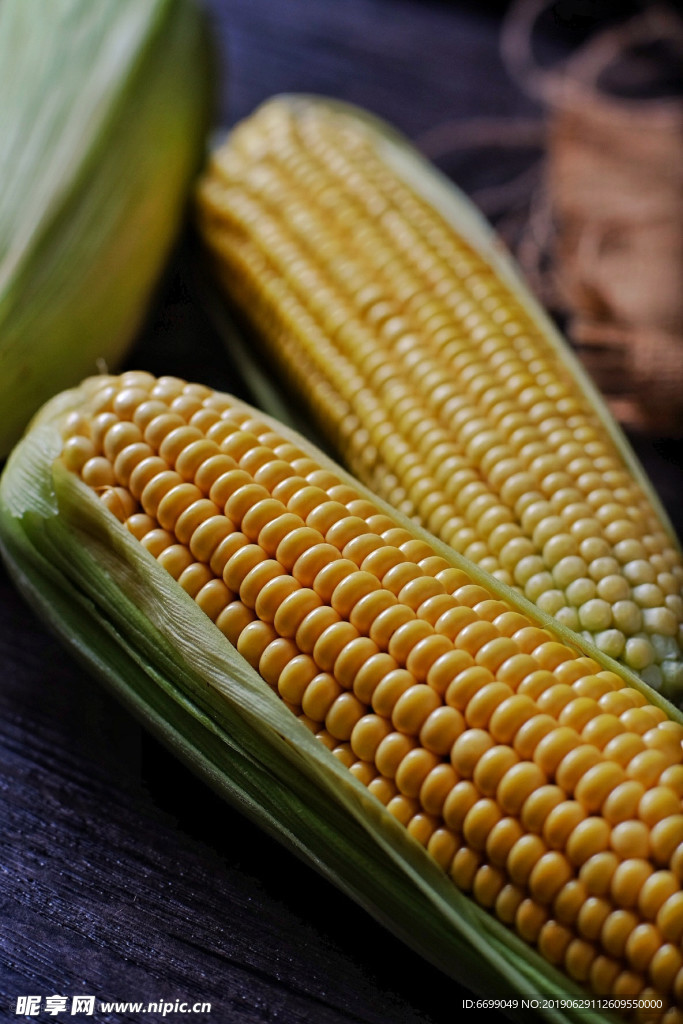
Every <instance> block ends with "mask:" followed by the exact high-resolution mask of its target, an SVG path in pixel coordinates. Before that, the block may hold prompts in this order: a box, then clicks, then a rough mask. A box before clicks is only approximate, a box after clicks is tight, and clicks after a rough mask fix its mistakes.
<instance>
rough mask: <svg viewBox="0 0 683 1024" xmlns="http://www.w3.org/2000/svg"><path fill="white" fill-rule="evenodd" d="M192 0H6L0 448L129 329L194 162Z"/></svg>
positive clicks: (197, 23)
mask: <svg viewBox="0 0 683 1024" xmlns="http://www.w3.org/2000/svg"><path fill="white" fill-rule="evenodd" d="M208 43H209V41H208V34H207V30H206V25H205V21H204V18H203V16H202V14H201V11H200V9H199V7H198V6H197V5H196V3H195V2H194V0H145V2H144V3H140V2H139V0H97V2H96V3H93V2H91V0H55V2H50V3H45V2H44V0H3V2H2V3H1V4H0V74H1V76H2V89H1V90H0V93H1V98H0V123H2V132H0V456H3V455H6V454H7V452H8V451H9V450H10V447H11V445H12V444H13V443H15V442H16V440H17V439H18V437H19V436H20V434H21V431H22V430H23V428H24V427H25V426H26V423H27V422H28V420H29V418H30V417H31V415H32V414H33V413H34V412H35V411H36V410H37V409H38V408H39V407H40V406H41V405H42V404H43V402H44V401H45V400H46V399H47V398H49V397H50V396H51V395H53V394H55V393H57V392H58V391H61V390H62V389H63V388H65V387H68V386H72V385H74V384H76V383H77V382H78V381H80V380H81V379H82V378H83V377H84V376H86V375H87V374H91V373H94V372H96V370H97V368H98V366H99V367H101V366H105V367H109V368H111V367H114V366H115V365H117V364H118V363H119V362H120V360H121V359H122V357H123V355H124V353H125V351H126V349H127V348H128V346H129V345H130V343H131V342H132V341H133V339H134V336H135V332H136V330H137V328H138V326H139V324H140V322H141V319H142V317H143V315H144V314H145V312H146V309H147V306H148V304H149V301H150V293H151V291H152V289H153V287H154V285H155V284H156V282H157V280H158V278H159V275H160V273H161V271H162V269H163V267H164V264H165V262H166V259H167V257H168V254H169V249H170V246H171V244H172V243H173V241H174V239H175V237H176V235H177V232H178V229H179V226H180V223H181V219H182V217H183V214H184V210H185V202H186V198H187V193H188V190H189V188H190V184H191V182H192V180H193V178H194V175H195V173H196V172H197V170H198V169H199V165H200V162H201V158H202V156H203V152H204V146H205V141H204V140H205V138H206V132H207V128H208V124H209V117H210V105H211V103H210V96H211V92H212V88H211V82H210V77H211V74H210V70H209V69H210V65H211V61H210V59H209V52H208Z"/></svg>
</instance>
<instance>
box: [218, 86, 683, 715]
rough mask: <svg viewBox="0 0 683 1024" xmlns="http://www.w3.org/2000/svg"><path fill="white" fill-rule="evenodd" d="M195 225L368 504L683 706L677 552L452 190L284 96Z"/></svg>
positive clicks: (262, 348)
mask: <svg viewBox="0 0 683 1024" xmlns="http://www.w3.org/2000/svg"><path fill="white" fill-rule="evenodd" d="M198 214H199V226H200V230H201V233H202V236H203V238H204V240H205V242H206V243H207V244H208V246H209V248H210V250H211V252H212V255H213V264H214V266H215V269H216V272H217V276H218V280H219V282H220V284H221V285H222V287H223V288H224V290H225V293H226V294H227V295H228V296H229V298H230V299H231V300H232V303H233V305H232V309H233V310H234V311H235V312H236V313H237V315H238V317H239V318H240V321H241V323H242V324H243V325H244V324H245V323H246V325H247V326H248V327H249V328H250V329H252V330H253V332H254V337H255V338H256V341H257V349H258V351H259V352H260V353H261V355H260V359H259V362H258V364H257V363H256V362H252V363H251V367H250V370H251V376H252V379H255V378H258V376H259V374H260V372H261V369H260V368H261V367H263V366H264V365H268V364H270V365H272V366H273V368H274V369H273V372H274V373H275V374H276V375H279V377H280V379H282V380H284V381H285V382H286V383H287V384H288V385H289V387H290V389H291V393H292V394H293V396H294V399H295V403H296V406H297V408H302V409H303V410H304V411H305V412H307V413H308V414H309V416H310V417H311V418H312V420H313V422H314V425H315V428H316V430H317V431H318V432H319V433H320V435H321V436H322V437H323V438H324V439H325V440H326V442H327V443H328V444H330V445H331V446H332V448H333V450H334V452H335V453H336V454H337V456H338V457H339V458H341V459H342V460H343V461H344V462H345V463H346V465H347V467H348V468H349V469H350V470H351V471H352V472H353V473H354V474H355V475H356V476H357V477H358V478H359V479H361V480H363V481H364V482H365V483H366V484H367V485H368V486H370V487H371V488H372V490H373V491H374V492H375V493H377V494H379V495H381V496H382V497H383V498H385V499H386V500H387V501H389V502H390V503H391V504H393V505H395V506H396V507H398V508H399V509H401V510H402V511H403V512H405V513H406V514H407V515H408V516H411V517H413V518H415V519H416V521H418V522H420V523H421V524H422V525H424V526H425V527H426V528H427V529H428V530H430V531H431V532H432V533H433V534H435V535H437V536H439V537H440V538H441V539H442V540H444V541H445V542H446V543H447V544H449V545H450V546H451V547H452V548H453V549H454V550H456V551H458V552H459V553H461V554H464V555H465V556H466V557H467V558H469V559H472V560H473V561H475V562H477V563H478V564H479V565H480V566H482V568H484V569H485V570H486V571H488V572H490V573H492V574H493V575H494V576H496V577H498V578H499V579H501V580H503V581H504V582H505V583H507V584H508V585H510V586H513V587H515V588H517V589H518V590H519V591H520V592H521V593H523V594H524V595H525V596H526V597H527V598H528V599H529V600H531V601H532V602H534V603H535V604H537V605H538V607H539V608H540V609H542V610H543V611H545V612H547V613H548V614H550V615H553V616H555V617H556V619H557V620H558V622H560V623H562V624H563V625H564V626H566V627H568V628H570V629H572V630H573V631H575V632H577V633H581V634H582V635H583V636H584V638H585V639H587V640H589V641H590V642H591V643H593V644H595V645H596V646H597V648H598V649H599V650H601V651H602V652H603V653H605V654H607V655H609V656H610V657H612V658H614V659H616V660H618V661H619V662H621V663H623V664H625V665H627V666H629V667H630V668H631V669H633V670H634V671H636V672H638V673H640V675H641V676H642V678H643V679H645V680H646V681H647V682H648V683H650V684H651V685H653V686H655V687H656V688H657V689H659V690H660V691H661V692H663V693H665V694H666V695H667V696H668V697H669V698H670V699H671V700H673V701H674V702H677V703H681V701H683V654H682V651H683V590H682V587H683V562H682V560H681V553H680V549H679V546H678V542H677V540H676V538H675V537H674V534H673V531H672V529H671V526H670V524H669V522H668V520H667V518H666V515H665V513H664V512H663V510H662V508H661V507H660V504H659V502H658V501H657V499H656V497H655V495H654V494H653V492H652V489H651V487H650V486H649V485H648V483H647V481H646V480H645V478H644V476H643V473H642V470H641V469H640V467H639V466H638V464H637V462H636V460H635V456H634V455H633V453H632V452H631V450H630V449H629V447H628V445H627V443H626V441H625V439H624V438H623V436H622V435H621V433H620V432H619V430H618V428H617V427H616V425H615V424H614V423H613V421H612V420H611V419H610V418H609V415H608V413H607V412H606V410H605V408H604V405H603V403H602V401H601V399H600V397H599V396H598V394H597V392H596V390H595V389H594V388H593V387H592V385H591V384H590V382H589V381H588V380H587V378H586V377H585V374H583V373H582V371H581V369H580V367H579V365H578V363H577V362H576V361H575V360H574V358H573V357H572V355H571V353H570V352H569V351H568V348H567V346H566V345H565V344H564V342H563V340H562V339H561V338H560V337H559V336H558V335H557V333H556V331H555V330H554V328H553V327H552V325H551V324H550V322H549V321H548V319H547V317H545V316H544V314H543V313H542V312H541V310H540V309H539V308H538V307H537V305H536V303H535V302H534V300H533V299H532V297H531V296H530V294H529V293H528V291H527V289H526V288H525V286H524V284H523V283H522V281H521V280H520V277H519V275H518V274H517V272H516V270H515V268H514V266H513V265H512V263H511V261H510V260H509V258H508V257H507V256H506V255H505V253H504V252H503V251H502V248H501V246H500V245H499V244H498V243H497V241H496V240H495V238H494V236H493V235H492V233H491V231H490V229H489V228H488V227H487V226H486V225H485V224H484V223H483V221H482V220H481V218H479V217H478V215H477V214H476V213H475V211H474V209H473V207H472V206H471V205H470V204H469V203H468V201H467V200H466V199H465V197H463V196H462V195H460V194H459V193H458V192H457V190H456V189H454V188H453V187H452V186H451V185H450V183H447V182H445V180H443V179H441V178H440V177H439V176H438V175H437V174H436V172H435V171H434V170H433V169H432V168H430V167H429V166H428V165H427V164H426V162H425V161H423V160H421V158H420V157H419V156H418V154H417V153H415V152H414V151H412V150H411V148H410V146H409V145H408V144H407V143H406V142H405V141H403V140H401V139H400V138H398V137H397V136H396V135H395V134H394V133H392V132H391V131H390V130H389V129H388V128H387V126H386V125H383V124H381V123H380V122H378V121H376V120H374V119H372V118H370V117H369V116H367V115H364V114H363V113H362V112H360V111H358V110H354V109H353V108H350V107H347V106H344V105H342V104H336V103H332V102H326V101H322V100H317V99H315V98H311V97H278V98H276V99H274V100H272V101H270V102H268V103H266V104H265V105H264V106H263V107H262V108H261V109H260V110H259V111H257V112H256V113H255V114H254V115H253V116H252V117H251V118H249V119H247V120H246V121H245V122H243V123H242V124H241V125H239V126H238V127H237V128H236V129H235V130H234V132H233V133H232V134H231V136H230V138H229V139H228V140H227V142H226V143H225V145H224V146H222V147H221V148H219V149H218V150H217V151H216V152H215V154H214V157H213V161H212V163H211V164H210V166H209V168H208V170H207V172H206V174H205V175H204V177H203V180H202V183H201V187H200V190H199V194H198ZM230 340H231V343H235V341H236V339H235V338H234V335H232V336H231V339H230ZM250 351H251V349H243V355H244V354H246V355H247V356H248V353H249V352H250ZM263 353H266V356H267V358H266V359H264V358H263ZM259 394H260V400H262V399H263V397H264V396H265V397H266V398H267V393H265V392H263V391H261V392H259Z"/></svg>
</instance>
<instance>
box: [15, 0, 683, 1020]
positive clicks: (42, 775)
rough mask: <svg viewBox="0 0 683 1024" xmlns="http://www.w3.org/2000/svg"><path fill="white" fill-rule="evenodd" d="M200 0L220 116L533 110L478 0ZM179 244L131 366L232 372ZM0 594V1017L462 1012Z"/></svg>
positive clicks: (673, 494)
mask: <svg viewBox="0 0 683 1024" xmlns="http://www.w3.org/2000/svg"><path fill="white" fill-rule="evenodd" d="M208 6H209V10H210V12H211V17H212V22H213V25H214V31H215V35H216V39H217V45H218V52H219V54H220V59H221V64H222V67H223V68H224V71H223V77H222V84H221V96H222V100H221V105H220V121H221V123H222V124H223V125H227V124H229V123H231V122H233V121H234V120H236V119H238V118H239V117H242V116H244V115H246V114H247V113H248V112H249V111H250V110H251V109H253V107H254V106H255V105H256V104H257V103H258V102H260V101H261V100H263V99H265V98H266V97H267V96H269V95H271V94H272V93H275V92H279V91H312V92H320V93H326V94H330V95H335V96H339V97H342V98H344V99H347V100H351V101H353V102H356V103H360V104H362V105H363V106H366V107H368V108H369V109H371V110H373V111H375V112H376V113H378V114H380V115H382V116H384V117H387V118H388V119H390V120H391V121H393V123H395V124H396V125H397V126H398V127H399V128H401V129H402V130H403V131H405V132H406V133H408V134H409V135H410V136H411V137H413V138H415V137H419V136H420V135H421V133H423V132H424V131H426V130H427V129H429V128H431V127H433V126H435V125H438V124H439V123H441V122H443V121H445V120H447V119H449V118H453V117H463V118H465V117H471V116H480V115H492V114H495V115H496V116H505V117H511V116H515V115H520V114H522V115H526V114H528V113H529V112H530V110H531V108H530V105H529V103H528V101H527V100H525V99H524V98H523V97H521V96H520V95H519V94H518V93H517V92H516V90H515V89H514V88H513V87H512V86H511V85H510V83H509V82H508V81H507V79H506V76H505V73H504V70H503V68H502V65H501V64H500V61H499V59H498V54H497V48H496V41H497V30H498V17H499V13H500V12H499V8H498V6H497V5H495V4H489V5H486V4H484V5H475V4H472V5H468V4H465V3H463V4H448V3H436V2H434V3H420V2H410V0H344V2H343V3H341V2H338V3H328V2H326V0H282V2H277V0H210V3H209V5H208ZM481 170H482V172H483V170H484V168H483V167H482V168H481ZM469 174H471V176H472V177H471V179H470V180H468V181H464V182H463V184H465V185H467V186H469V185H470V184H475V185H476V182H477V169H476V166H475V167H474V170H473V169H472V168H470V169H469ZM191 260H192V254H191V249H190V248H189V247H188V246H184V245H183V246H181V247H180V249H179V251H178V253H177V256H176V259H175V261H174V264H173V267H172V268H171V270H170V271H169V274H168V276H167V279H166V281H165V284H164V287H163V289H162V290H161V294H160V298H159V302H158V303H157V306H156V308H155V310H154V312H153V314H152V316H151V317H150V321H149V324H148V326H147V328H146V330H145V332H144V333H143V335H142V336H141V338H140V340H139V343H138V344H137V345H136V348H135V350H134V352H133V353H132V354H131V356H130V360H129V365H131V366H137V367H142V368H146V369H150V370H152V371H153V372H157V373H175V374H179V375H181V376H185V377H188V378H191V379H196V380H203V381H207V382H209V383H211V384H212V385H214V386H216V387H219V388H225V389H231V388H232V387H234V383H235V382H234V379H233V378H232V376H231V373H230V369H229V365H228V363H227V361H226V358H225V354H224V352H223V350H222V347H221V345H220V343H219V341H218V340H217V339H216V338H215V337H214V335H213V333H212V331H211V327H210V324H209V323H208V321H207V320H206V318H205V317H204V315H203V313H202V311H201V310H200V309H198V308H197V306H196V303H195V301H194V299H193V295H192V291H191V289H190V287H189V285H188V281H190V280H191V278H192V267H191V266H190V263H191ZM643 445H644V447H643V448H642V449H641V451H642V453H643V456H644V458H645V461H646V464H647V465H648V468H651V469H652V472H653V473H654V474H655V478H656V482H657V483H658V485H659V486H660V489H661V490H662V493H663V494H664V495H665V498H666V500H667V501H668V503H669V506H670V508H671V509H672V512H673V513H674V515H677V514H678V512H677V509H678V506H677V505H676V502H677V500H678V495H679V494H680V491H681V487H680V483H681V474H680V466H678V467H676V466H675V465H674V464H673V463H672V462H671V452H670V449H669V448H667V446H666V442H662V444H660V445H659V448H658V449H655V448H654V447H653V446H652V445H649V446H648V445H645V444H644V443H643ZM677 474H678V475H677ZM0 603H1V607H2V615H1V616H0V665H1V666H2V682H1V684H0V757H1V761H0V787H1V789H2V797H1V803H0V847H1V849H0V1020H10V1019H19V1018H17V1017H16V1015H15V1006H16V999H17V997H18V996H21V995H28V994H39V995H41V996H42V997H43V999H44V998H45V997H47V996H51V995H54V994H61V995H63V996H67V997H69V999H70V998H71V997H72V996H74V995H79V994H86V995H87V994H92V995H95V996H97V998H98V999H100V998H102V999H112V1000H136V1001H137V1000H139V1001H142V1002H144V1003H147V1002H149V1001H155V1000H162V1001H164V1000H170V1001H172V1002H173V1001H175V1000H176V999H179V1000H187V1001H188V1002H191V1003H193V1002H195V1001H208V1002H210V1003H211V1005H212V1012H211V1013H210V1014H203V1015H202V1014H195V1015H192V1016H191V1017H190V1016H181V1015H175V1016H174V1015H170V1016H168V1017H166V1018H164V1019H167V1020H168V1019H171V1020H173V1019H183V1020H192V1021H194V1022H196V1024H199V1022H200V1021H203V1022H209V1021H211V1022H212V1024H218V1022H220V1024H232V1022H239V1024H252V1022H253V1024H257V1022H259V1024H260V1022H267V1021H268V1022H276V1021H277V1022H279V1024H298V1022H304V1021H312V1022H316V1024H317V1022H320V1024H343V1022H368V1024H389V1022H391V1024H446V1022H451V1021H452V1020H453V1018H454V1016H455V1015H456V1013H458V1012H461V999H462V996H463V994H464V993H463V992H461V991H460V990H458V989H457V988H456V986H454V985H453V984H452V983H451V982H449V981H448V980H446V979H445V978H444V977H443V976H442V975H441V974H439V972H437V971H436V970H434V969H433V968H431V967H430V966H429V965H427V964H425V963H422V962H416V960H415V957H414V956H413V955H412V954H411V953H410V952H409V951H408V950H407V949H405V948H404V947H403V946H402V945H401V944H400V943H398V942H397V941H396V940H394V939H392V938H391V937H390V936H389V935H388V934H387V933H386V932H385V931H384V930H383V929H382V928H381V927H380V926H378V925H377V924H375V923H374V922H373V921H371V920H370V919H369V918H368V917H367V915H365V914H364V913H363V912H362V911H361V910H360V909H359V908H357V907H356V906H354V905H353V904H352V903H351V902H350V901H349V900H348V899H347V898H346V897H344V896H342V895H341V894H339V893H338V892H336V891H335V890H334V889H333V888H332V887H331V886H330V885H329V884H328V883H326V882H325V881H323V880H322V879H321V878H319V877H317V876H316V875H315V874H314V873H312V872H311V870H310V869H308V868H305V867H304V866H303V865H301V864H299V863H298V862H297V861H296V860H295V859H294V858H293V857H292V856H291V855H289V854H288V853H286V852H285V851H283V850H282V849H281V848H280V847H279V846H278V845H277V844H275V843H274V842H273V841H272V840H269V839H267V838H266V837H264V836H263V835H262V834H261V833H260V832H258V831H257V830H256V829H255V828H254V827H253V826H251V825H250V824H248V823H247V822H246V821H245V820H244V819H243V818H241V817H240V816H239V815H238V814H236V813H235V812H233V811H232V810H230V809H229V808H227V807H225V806H224V805H223V804H222V803H220V802H219V801H218V800H217V799H216V798H215V797H214V796H213V795H212V794H211V793H209V792H208V790H207V789H206V788H205V787H204V786H203V785H202V784H200V783H199V782H197V781H196V780H195V779H194V778H192V777H191V776H190V775H189V773H188V772H187V771H186V770H185V769H184V768H183V767H182V766H180V765H179V764H178V763H177V762H176V761H175V760H174V759H173V758H172V757H171V756H170V755H168V754H167V753H166V752H165V751H164V750H162V749H161V748H160V747H159V746H158V745H157V744H156V743H155V742H154V741H152V740H151V739H150V738H149V737H148V736H146V735H145V734H144V733H143V732H142V731H141V729H140V728H139V727H138V725H137V724H136V723H135V722H134V721H133V720H132V719H131V718H130V717H129V716H128V715H127V714H126V713H125V712H124V711H123V710H121V709H120V708H119V707H118V705H117V704H116V703H115V702H114V701H113V700H112V699H111V698H110V697H109V695H108V694H107V693H106V692H105V691H104V690H102V689H101V688H100V687H99V686H98V685H96V684H94V683H93V682H92V681H91V680H90V679H89V678H88V677H87V676H86V675H85V674H84V673H83V671H82V670H81V669H80V667H79V666H77V665H76V664H75V663H74V662H72V661H71V660H70V659H69V658H68V657H67V656H66V655H65V654H64V653H63V652H62V650H61V648H60V647H59V646H58V644H57V643H56V641H55V640H54V639H53V638H52V637H51V636H50V635H49V634H47V633H46V631H45V629H44V628H43V626H42V625H41V624H40V623H39V622H37V621H36V620H35V619H34V617H33V614H32V612H31V610H30V609H29V608H28V607H27V606H25V605H24V604H23V603H22V602H21V601H20V600H19V598H18V597H17V596H16V593H15V591H14V589H13V587H12V585H11V583H10V581H9V579H8V578H7V576H6V574H5V572H4V570H2V571H1V572H0ZM65 1016H66V1015H58V1016H56V1017H47V1016H46V1014H45V1013H44V1012H41V1014H40V1016H39V1018H38V1019H43V1020H47V1019H57V1020H59V1019H65ZM29 1019H33V1018H29ZM77 1019H84V1018H77ZM94 1019H96V1020H108V1021H112V1022H114V1021H128V1020H130V1021H135V1022H139V1021H142V1020H145V1021H157V1020H161V1019H162V1016H161V1015H160V1014H154V1013H150V1014H145V1015H142V1014H132V1015H131V1014H128V1015H125V1014H123V1015H122V1014H116V1013H111V1014H109V1015H107V1016H105V1015H102V1014H96V1015H95V1018H94Z"/></svg>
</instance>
